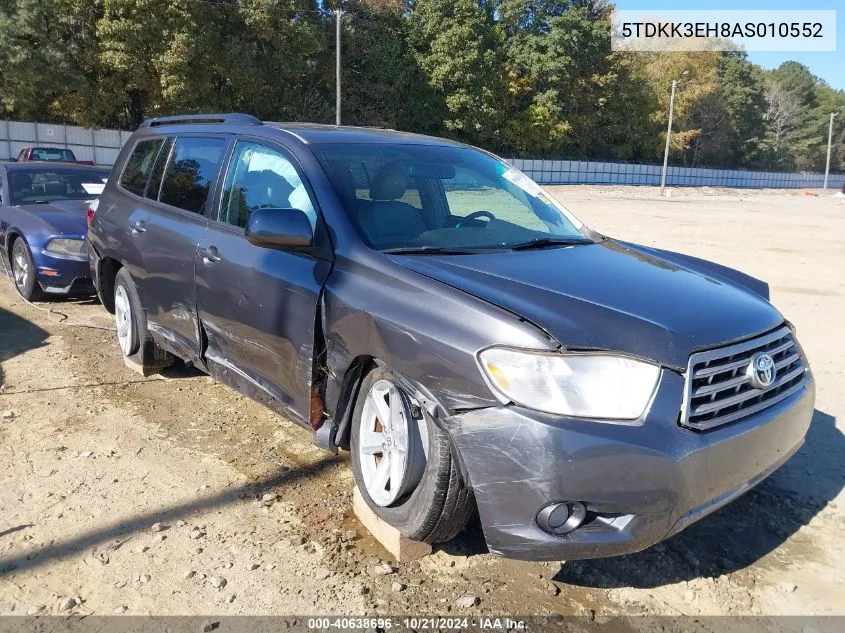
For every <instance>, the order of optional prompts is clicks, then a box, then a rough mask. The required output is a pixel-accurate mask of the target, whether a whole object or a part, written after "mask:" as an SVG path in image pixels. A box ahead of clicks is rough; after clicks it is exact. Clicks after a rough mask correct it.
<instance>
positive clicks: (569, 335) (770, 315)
mask: <svg viewBox="0 0 845 633" xmlns="http://www.w3.org/2000/svg"><path fill="white" fill-rule="evenodd" d="M653 253H654V251H651V252H647V251H646V250H645V249H642V250H641V249H639V248H637V247H635V246H633V245H626V244H623V243H620V242H616V241H613V240H606V241H604V242H601V243H598V244H590V245H585V246H573V247H558V248H546V249H542V250H531V251H515V252H504V253H502V252H498V253H490V254H479V255H449V256H435V255H393V256H391V259H392V260H393V261H394V262H396V263H397V264H399V265H401V266H403V267H405V268H409V269H411V270H414V271H416V272H418V273H420V274H423V275H426V276H427V277H431V278H433V279H436V280H438V281H441V282H442V283H445V284H448V285H450V286H453V287H455V288H459V289H461V290H463V291H465V292H468V293H470V294H473V295H475V296H477V297H479V298H481V299H484V300H486V301H489V302H490V303H493V304H495V305H498V306H500V307H502V308H504V309H506V310H509V311H510V312H513V313H515V314H517V315H519V316H521V317H523V318H525V319H527V320H529V321H531V322H532V323H534V324H535V325H537V326H539V327H541V328H543V329H544V330H546V331H547V332H548V333H549V334H551V335H552V336H553V337H554V338H555V339H557V341H558V342H559V343H561V344H562V345H563V346H564V347H565V348H567V349H582V350H583V349H596V350H610V351H616V352H622V353H626V354H630V355H633V356H637V357H640V358H645V359H649V360H652V361H655V362H658V363H660V364H662V365H666V366H669V367H674V368H676V369H678V370H681V371H683V370H685V369H686V366H687V360H688V357H689V355H690V353H691V352H693V351H694V350H696V349H700V348H706V347H714V346H718V345H720V344H722V343H726V342H728V341H733V340H736V339H740V338H744V337H748V336H751V335H754V334H758V333H761V332H765V331H766V330H769V329H771V328H774V327H776V326H777V325H779V324H781V323H782V322H783V317H782V316H781V315H780V313H779V312H778V311H777V310H776V309H775V308H774V307H773V306H772V305H771V304H770V303H769V302H768V301H766V300H765V299H764V298H763V297H762V296H760V295H759V294H757V293H756V292H754V291H753V290H751V289H750V288H749V287H747V286H744V285H741V284H740V283H737V282H736V281H732V280H731V279H729V278H728V276H727V275H726V274H725V272H727V271H729V269H725V268H723V267H717V270H718V271H720V272H721V274H719V273H718V272H714V271H708V270H706V268H705V267H706V265H707V262H704V261H702V260H692V261H695V262H697V265H693V264H690V263H683V264H681V263H678V261H677V260H675V261H670V260H669V259H666V258H663V257H658V256H657V255H655V254H653ZM738 275H739V276H740V277H744V276H742V275H741V274H738ZM746 279H751V278H747V277H746ZM752 281H753V280H752Z"/></svg>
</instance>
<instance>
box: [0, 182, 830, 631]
mask: <svg viewBox="0 0 845 633" xmlns="http://www.w3.org/2000/svg"><path fill="white" fill-rule="evenodd" d="M550 190H551V191H552V192H553V194H554V195H556V196H558V197H559V199H561V200H562V201H563V202H564V203H565V204H567V206H569V208H571V209H572V210H573V211H574V212H575V213H576V214H577V215H578V216H580V217H581V218H582V219H583V220H585V221H586V222H587V223H588V224H590V225H591V226H593V227H595V228H596V229H598V230H600V231H602V232H604V233H606V234H609V235H612V236H615V237H619V238H622V239H628V240H631V241H636V242H641V243H645V244H649V245H657V246H660V247H663V248H668V249H672V250H678V251H683V252H686V253H690V254H693V255H697V256H700V257H705V258H709V259H713V260H716V261H718V262H721V263H723V264H727V265H729V266H734V267H736V268H739V269H741V270H744V271H746V272H748V273H750V274H752V275H755V276H758V277H760V278H763V279H766V280H768V281H769V282H770V284H771V288H772V298H773V302H774V303H775V304H776V305H777V306H778V307H779V308H780V309H781V310H782V312H783V313H784V315H785V316H786V317H787V318H789V319H790V320H792V321H793V322H794V323H795V324H796V325H797V328H798V335H799V337H800V339H801V341H802V343H803V345H804V347H805V349H806V351H807V353H808V355H809V357H810V360H811V363H812V367H813V370H814V372H815V376H816V380H817V383H818V400H817V405H816V409H817V410H816V414H815V417H814V419H813V424H812V427H811V429H810V432H809V436H808V438H807V443H806V445H805V446H804V447H803V449H802V450H801V451H800V452H799V453H798V454H797V455H796V456H795V457H794V458H793V459H791V460H790V461H789V462H788V463H787V464H786V465H785V466H784V467H783V468H781V469H780V470H779V471H778V472H777V473H775V474H774V475H773V476H772V477H771V478H770V479H769V480H767V481H765V482H764V483H763V484H761V485H760V486H759V487H758V488H756V489H755V490H753V491H752V492H750V493H749V494H748V495H746V496H745V497H743V498H742V499H740V500H738V501H737V502H735V503H733V504H732V505H730V506H728V507H726V508H723V509H722V510H720V511H719V512H717V513H715V514H714V515H712V516H710V517H708V518H706V519H704V520H703V521H701V522H699V523H697V524H695V525H694V526H692V527H690V528H689V529H687V530H686V531H685V532H683V533H681V534H679V535H677V536H676V537H674V538H672V539H671V540H669V541H667V542H666V543H663V544H660V545H658V546H655V547H653V548H651V549H649V550H647V551H645V552H641V553H638V554H634V555H630V556H625V557H620V558H615V559H607V560H600V561H583V562H578V561H574V562H565V563H561V564H557V563H555V564H549V563H545V564H543V563H525V562H515V561H508V560H503V559H500V558H497V557H494V556H492V555H490V554H488V553H486V551H485V548H484V544H483V538H482V535H481V533H480V528H479V527H478V525H477V523H472V524H471V525H470V526H469V527H468V529H467V530H466V531H465V532H464V533H463V534H462V535H461V536H460V537H459V538H458V539H457V540H456V541H455V542H453V543H450V544H448V545H446V546H445V547H443V548H441V549H439V550H438V551H436V552H435V553H434V554H433V555H432V556H430V557H427V558H426V559H423V560H421V561H418V562H415V563H410V564H402V565H400V564H395V563H393V561H392V560H391V558H390V556H389V554H387V552H385V551H384V550H382V549H381V548H380V546H379V545H378V544H377V543H375V542H374V541H373V539H372V538H371V537H369V536H368V535H367V534H366V533H365V531H364V530H363V528H362V527H361V526H359V525H358V524H357V522H356V520H355V519H354V517H352V516H351V488H352V478H351V473H350V470H349V468H348V459H347V457H346V456H345V455H343V454H341V455H339V456H334V455H331V454H328V453H325V452H322V451H320V450H319V449H317V448H316V447H314V446H313V445H312V444H311V443H310V438H309V436H308V434H307V433H306V432H305V431H303V430H301V429H300V428H299V427H297V426H295V425H294V424H293V423H290V422H287V421H285V420H283V419H280V418H279V417H277V416H275V415H274V414H272V413H271V412H269V411H268V410H266V409H263V408H262V407H261V406H259V405H257V404H254V403H252V402H251V401H249V400H247V399H245V398H243V397H241V396H239V395H237V394H236V393H235V392H234V391H231V390H230V389H228V388H227V387H224V386H222V385H219V384H216V383H214V382H212V381H211V379H209V378H207V377H206V376H204V375H202V374H200V373H198V372H195V371H193V370H186V369H170V370H168V372H167V373H166V375H164V376H161V377H150V378H142V377H141V376H138V375H136V374H134V373H132V372H130V371H129V370H128V369H126V368H125V367H124V365H123V362H122V359H121V356H120V353H119V351H118V347H117V344H116V340H115V336H114V333H113V332H111V331H109V330H108V329H95V328H92V327H87V328H82V327H74V326H69V325H68V324H69V323H75V324H84V325H87V326H101V327H104V328H110V327H111V324H112V322H111V320H110V317H109V315H108V314H107V313H106V312H105V311H104V310H103V308H102V307H100V306H99V305H98V304H96V303H94V302H91V301H71V302H64V301H61V302H50V303H42V304H39V305H40V307H41V309H35V308H33V307H31V306H28V305H26V304H24V303H23V302H22V301H21V300H20V299H19V297H18V296H17V295H16V294H15V293H14V291H13V289H12V287H11V285H10V284H9V283H7V282H6V280H3V279H0V508H2V512H0V614H26V613H30V614H32V613H44V614H47V613H59V612H62V613H71V612H75V613H84V614H101V615H102V614H105V615H108V614H112V613H126V614H183V615H188V614H221V615H222V614H298V615H307V614H347V615H352V614H357V615H378V614H449V613H451V614H456V613H466V614H473V615H481V614H487V615H489V614H520V615H532V614H558V613H559V614H564V615H568V614H592V613H595V614H597V615H598V616H604V615H613V614H668V615H678V614H691V615H702V614H767V615H769V614H771V615H775V614H815V615H823V614H845V603H843V601H842V587H845V538H843V537H845V516H843V500H842V494H843V493H842V489H843V486H845V466H844V465H843V464H845V458H843V456H845V437H843V424H845V422H843V420H845V390H843V389H842V386H841V384H842V381H843V372H845V360H843V359H845V336H843V328H844V327H845V320H843V316H842V315H843V314H845V275H843V271H845V203H843V200H842V199H841V198H834V197H832V196H830V195H829V194H828V195H824V196H821V195H819V196H810V195H803V194H802V192H787V193H784V192H756V193H747V192H736V191H733V192H731V191H713V190H701V189H697V190H675V191H673V196H672V197H671V198H665V199H661V198H659V197H658V196H657V195H656V191H655V190H653V189H648V188H636V189H632V188H613V187H608V188H598V187H552V188H550ZM643 292H645V293H647V292H648V288H643ZM47 309H51V310H52V312H51V313H48V312H47V311H46V310H47ZM58 321H63V323H64V325H58V324H57V322H58ZM381 561H388V562H390V563H393V564H392V565H391V566H390V567H384V566H382V567H380V568H378V566H379V564H380V563H381ZM385 572H389V573H385ZM836 587H839V589H838V590H837V589H836ZM465 594H469V595H471V596H475V597H477V598H478V601H477V604H476V606H472V607H461V606H459V605H457V604H456V600H458V598H459V597H461V596H463V595H465Z"/></svg>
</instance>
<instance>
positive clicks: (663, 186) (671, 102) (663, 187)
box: [660, 70, 689, 196]
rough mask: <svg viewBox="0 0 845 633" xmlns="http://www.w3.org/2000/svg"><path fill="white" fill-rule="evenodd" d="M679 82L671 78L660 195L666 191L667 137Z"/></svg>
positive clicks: (670, 134)
mask: <svg viewBox="0 0 845 633" xmlns="http://www.w3.org/2000/svg"><path fill="white" fill-rule="evenodd" d="M687 74H689V71H688V70H685V71H684V72H682V73H681V77H683V76H685V75H687ZM679 83H681V80H680V79H673V80H672V96H671V97H669V126H668V127H667V128H666V149H665V150H664V151H663V173H661V175H660V195H661V196H663V195H665V193H666V168H667V166H668V165H669V139H670V137H671V136H672V116H673V115H674V114H675V89H676V88H677V87H678V84H679Z"/></svg>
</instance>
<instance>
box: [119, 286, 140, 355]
mask: <svg viewBox="0 0 845 633" xmlns="http://www.w3.org/2000/svg"><path fill="white" fill-rule="evenodd" d="M114 320H115V324H116V325H117V341H118V343H120V349H121V351H122V352H123V355H124V356H127V357H128V356H132V354H134V353H135V352H136V351H137V349H138V334H137V325H136V323H135V319H134V317H133V316H132V305H131V304H130V302H129V292H128V291H127V289H126V286H124V285H119V286H118V287H117V288H115V291H114Z"/></svg>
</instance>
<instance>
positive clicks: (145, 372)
mask: <svg viewBox="0 0 845 633" xmlns="http://www.w3.org/2000/svg"><path fill="white" fill-rule="evenodd" d="M123 362H124V363H125V364H126V366H127V367H128V368H129V369H131V370H132V371H134V372H135V373H136V374H141V375H142V376H143V377H144V378H147V377H149V376H152V375H153V374H158V373H161V370H162V369H164V367H148V366H147V365H139V364H138V363H133V362H132V361H131V360H129V359H128V358H124V359H123Z"/></svg>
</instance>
